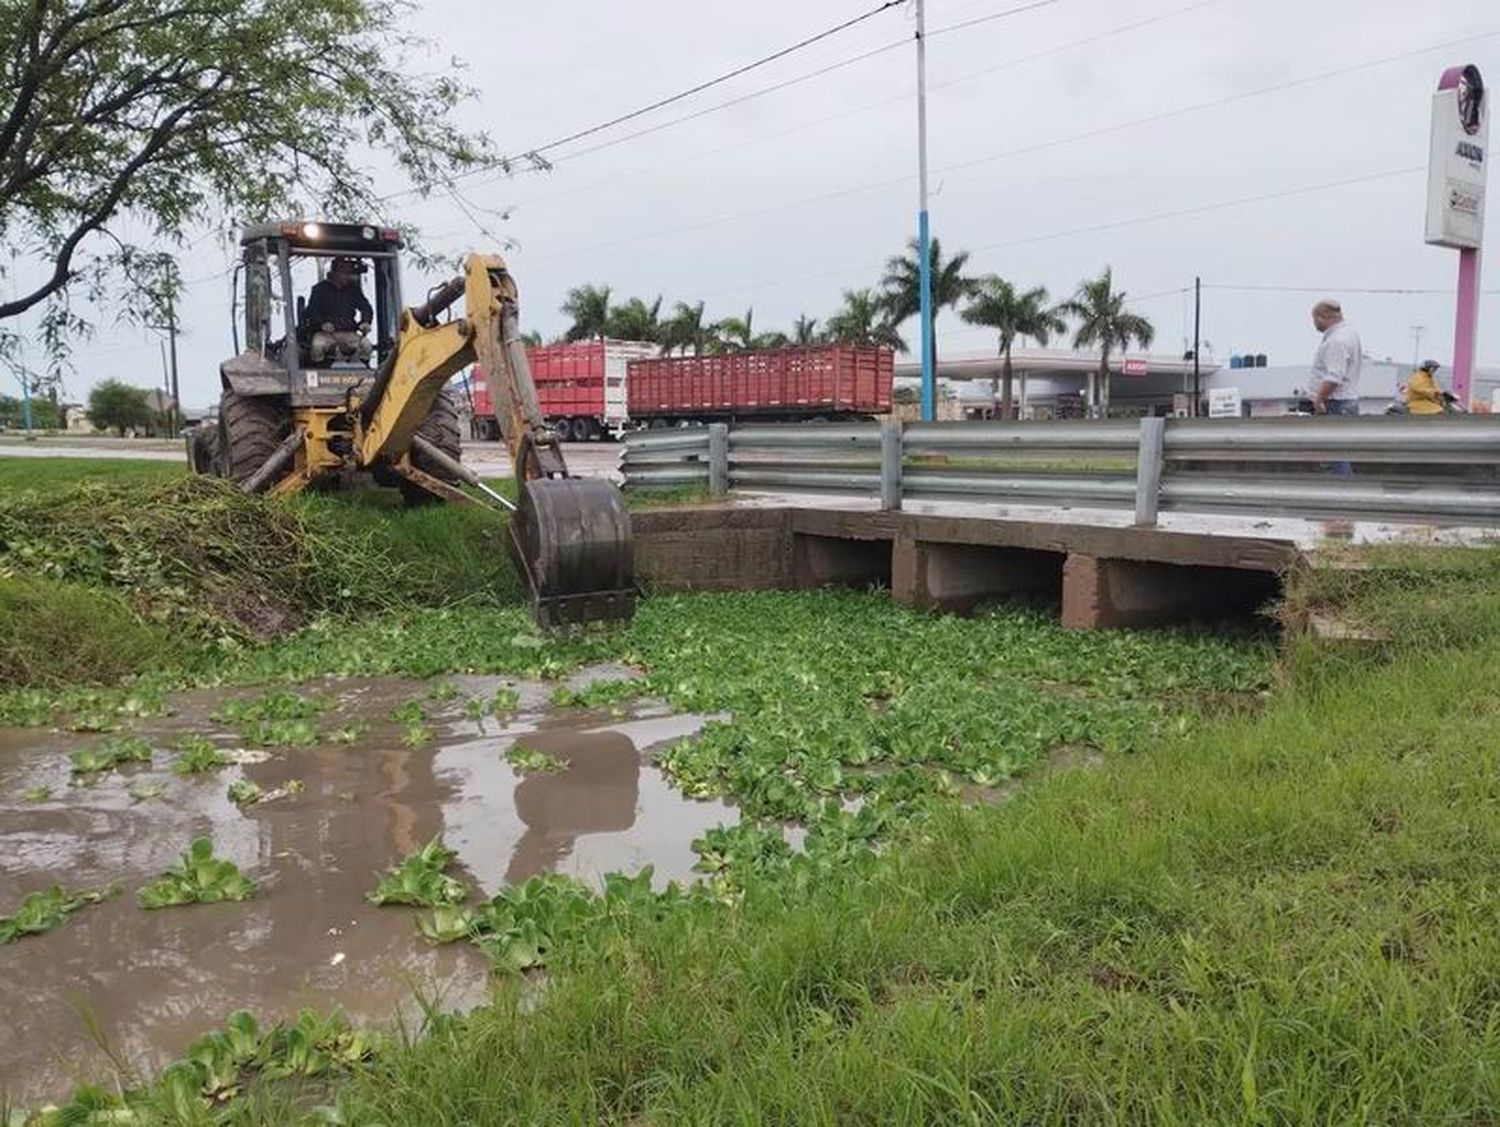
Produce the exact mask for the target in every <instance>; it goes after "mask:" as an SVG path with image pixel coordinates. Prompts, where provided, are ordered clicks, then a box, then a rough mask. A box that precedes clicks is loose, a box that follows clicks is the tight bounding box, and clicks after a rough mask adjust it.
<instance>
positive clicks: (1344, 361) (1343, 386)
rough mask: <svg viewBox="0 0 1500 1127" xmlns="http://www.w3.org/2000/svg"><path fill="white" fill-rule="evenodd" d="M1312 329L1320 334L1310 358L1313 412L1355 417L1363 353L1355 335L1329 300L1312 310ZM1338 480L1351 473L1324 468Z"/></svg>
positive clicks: (1342, 465) (1336, 465)
mask: <svg viewBox="0 0 1500 1127" xmlns="http://www.w3.org/2000/svg"><path fill="white" fill-rule="evenodd" d="M1312 321H1313V327H1314V328H1316V329H1317V330H1318V332H1320V333H1322V334H1323V339H1322V340H1321V341H1319V342H1318V351H1317V352H1315V353H1314V354H1313V362H1312V393H1313V410H1314V411H1316V412H1317V413H1318V414H1320V415H1357V414H1359V369H1360V365H1361V363H1362V362H1363V356H1364V349H1363V348H1362V346H1361V345H1360V343H1359V334H1358V333H1356V332H1355V331H1354V330H1353V329H1351V328H1350V327H1349V326H1348V325H1347V324H1346V323H1345V321H1344V310H1343V307H1342V306H1340V305H1339V303H1338V302H1336V301H1334V300H1333V299H1332V298H1324V299H1323V300H1322V301H1320V302H1318V304H1317V305H1314V306H1313V307H1312ZM1328 468H1329V469H1330V470H1332V471H1333V472H1334V473H1336V474H1338V475H1339V476H1340V477H1347V476H1348V475H1349V474H1352V473H1353V472H1354V468H1353V467H1352V466H1351V465H1350V464H1349V463H1348V462H1333V463H1331V464H1330V465H1329V467H1328Z"/></svg>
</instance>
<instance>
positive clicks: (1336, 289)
mask: <svg viewBox="0 0 1500 1127" xmlns="http://www.w3.org/2000/svg"><path fill="white" fill-rule="evenodd" d="M1203 288H1204V289H1206V290H1232V291H1235V292H1237V293H1316V294H1329V293H1337V294H1346V293H1355V294H1372V295H1395V296H1413V295H1425V294H1433V295H1437V296H1441V297H1449V296H1452V294H1453V289H1452V287H1449V288H1448V289H1442V288H1435V289H1412V288H1409V287H1402V286H1233V285H1229V284H1228V283H1220V282H1204V283H1203ZM1480 292H1481V293H1483V294H1486V295H1493V294H1500V289H1494V290H1481V291H1480Z"/></svg>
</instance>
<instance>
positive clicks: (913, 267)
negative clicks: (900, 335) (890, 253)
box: [880, 239, 975, 369]
mask: <svg viewBox="0 0 1500 1127" xmlns="http://www.w3.org/2000/svg"><path fill="white" fill-rule="evenodd" d="M906 249H907V251H908V252H909V253H907V254H905V255H902V256H901V257H899V258H892V259H888V260H887V261H886V264H885V277H884V278H882V279H881V280H880V285H881V288H882V291H883V292H882V293H881V302H882V304H884V306H885V309H886V313H887V315H888V316H889V317H890V322H891V325H892V326H899V325H900V324H901V323H902V322H903V321H905V320H907V319H908V318H910V317H915V316H916V315H917V314H918V313H920V312H921V311H922V296H921V294H922V288H921V282H922V272H921V262H922V259H921V250H920V247H919V244H918V242H917V240H916V239H909V240H907V244H906ZM928 251H929V254H928V264H929V266H930V267H931V271H932V319H933V321H934V322H936V321H937V318H938V315H939V314H940V313H942V311H943V310H944V309H949V308H953V307H956V306H957V305H958V303H959V302H960V301H962V300H963V299H964V298H966V297H968V296H969V295H970V294H972V293H973V292H974V285H975V280H974V279H973V278H970V277H968V276H967V275H966V274H964V267H966V266H967V265H968V264H969V252H968V251H966V250H961V251H959V252H958V253H957V254H955V255H954V256H953V257H952V258H950V259H949V260H948V261H946V262H944V261H943V247H942V244H941V243H940V242H938V240H937V239H933V240H932V242H931V243H930V244H929V246H928ZM918 347H919V348H920V344H919V345H918ZM932 363H933V367H934V369H936V367H937V329H936V328H934V329H933V332H932Z"/></svg>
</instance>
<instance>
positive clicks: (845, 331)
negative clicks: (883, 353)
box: [823, 289, 906, 352]
mask: <svg viewBox="0 0 1500 1127" xmlns="http://www.w3.org/2000/svg"><path fill="white" fill-rule="evenodd" d="M823 335H824V339H826V340H829V341H832V342H833V343H835V344H860V345H867V346H868V345H875V346H879V347H882V348H893V349H896V350H897V351H898V352H905V351H906V342H905V341H904V340H902V339H901V334H900V333H898V332H897V331H896V327H895V326H894V325H892V324H891V322H890V320H889V319H888V317H887V315H886V308H885V304H884V302H882V301H881V299H880V297H879V296H878V295H877V294H876V293H875V291H873V290H869V289H863V290H845V291H844V306H843V308H842V309H840V310H839V311H838V312H837V313H835V314H834V315H833V316H832V317H830V318H828V322H827V328H826V330H825V332H824V334H823Z"/></svg>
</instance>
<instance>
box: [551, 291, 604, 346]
mask: <svg viewBox="0 0 1500 1127" xmlns="http://www.w3.org/2000/svg"><path fill="white" fill-rule="evenodd" d="M561 312H562V313H563V315H564V316H566V317H570V318H572V320H573V325H572V327H571V328H570V329H568V331H567V333H566V334H565V335H564V338H563V339H564V340H592V339H593V338H595V337H600V338H602V337H604V336H605V335H606V334H607V333H608V331H609V312H610V306H609V287H608V286H575V287H574V288H573V289H571V290H569V291H568V300H567V301H565V302H563V303H562V310H561Z"/></svg>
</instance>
